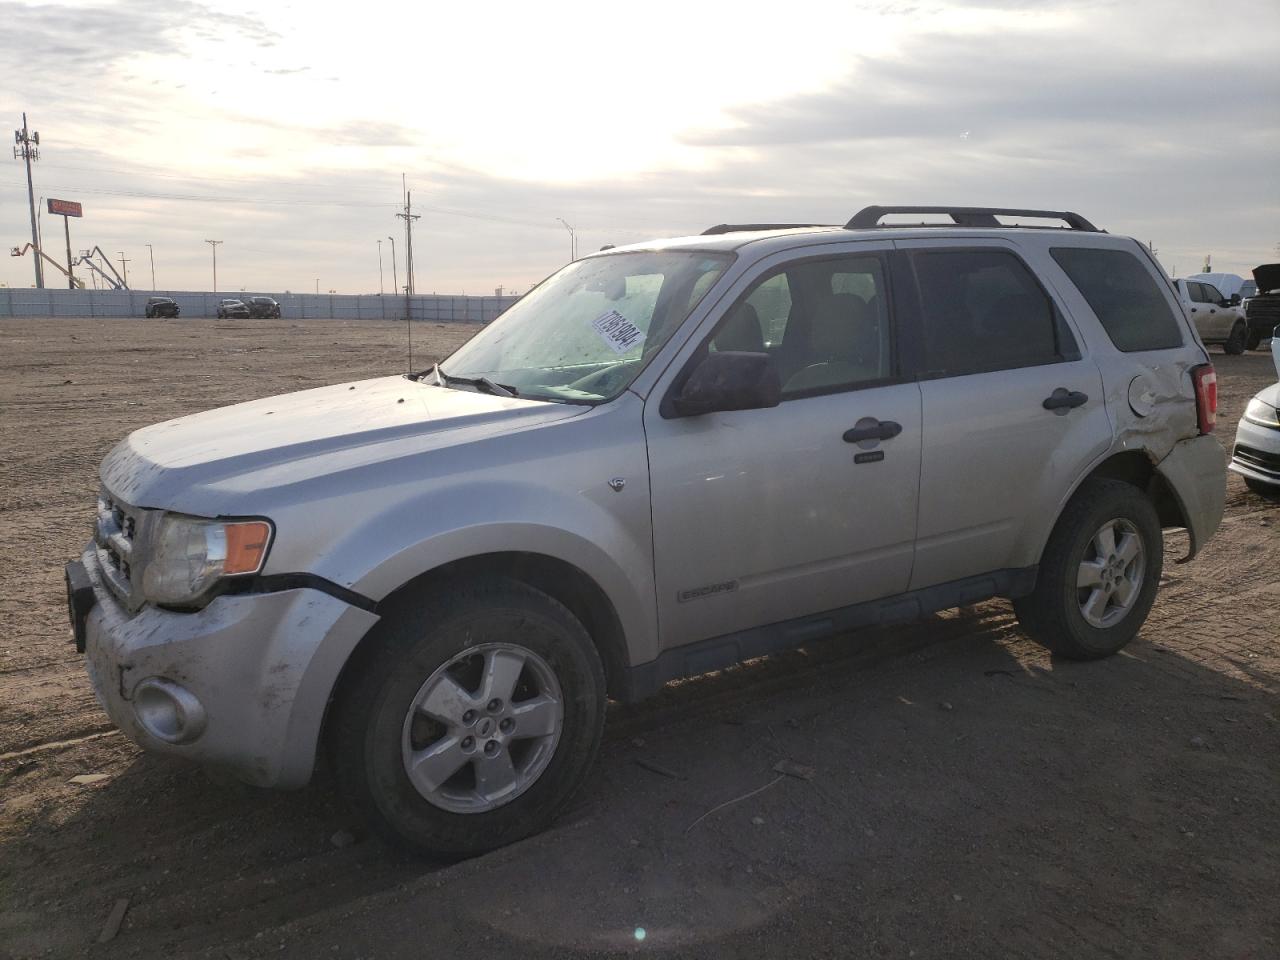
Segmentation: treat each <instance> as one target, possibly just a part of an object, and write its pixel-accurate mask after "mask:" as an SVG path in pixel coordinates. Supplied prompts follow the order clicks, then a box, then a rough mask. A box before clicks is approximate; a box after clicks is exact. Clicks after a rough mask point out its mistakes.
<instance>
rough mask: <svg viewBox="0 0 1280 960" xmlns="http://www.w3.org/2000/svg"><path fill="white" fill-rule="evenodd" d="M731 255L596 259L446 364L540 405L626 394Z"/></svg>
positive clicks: (445, 368)
mask: <svg viewBox="0 0 1280 960" xmlns="http://www.w3.org/2000/svg"><path fill="white" fill-rule="evenodd" d="M732 260H733V257H732V255H730V254H722V253H710V252H703V251H641V252H635V253H614V254H606V255H604V256H595V257H588V258H587V259H585V260H578V261H577V262H575V263H571V264H569V266H567V267H565V268H564V269H562V270H561V271H560V272H559V273H556V274H555V275H553V276H552V277H550V278H549V279H547V280H546V281H544V282H543V283H542V284H540V285H539V286H537V287H535V288H534V289H533V290H532V291H530V292H529V293H528V294H527V295H525V296H524V297H523V298H521V299H520V300H519V301H517V302H516V303H515V304H514V305H512V307H511V308H510V309H509V310H507V311H506V312H505V313H504V314H502V316H500V317H499V318H498V319H497V320H495V321H493V323H491V324H489V326H487V327H485V328H484V330H482V331H481V332H480V333H478V334H476V336H475V337H473V338H472V339H471V340H469V341H468V342H467V343H466V344H465V345H464V346H463V347H461V348H460V349H459V350H458V351H457V352H456V353H454V354H453V355H452V356H451V357H449V358H448V359H447V360H445V361H444V362H443V363H442V364H440V372H441V374H443V375H444V376H445V378H446V380H447V382H449V383H452V384H460V383H462V382H463V381H468V380H470V381H478V380H481V379H482V378H483V379H484V380H488V381H491V382H492V383H494V384H498V385H501V386H502V387H504V388H506V389H509V390H513V391H514V392H515V393H516V394H517V395H518V396H521V397H528V398H530V399H534V400H554V401H559V402H567V403H598V402H600V401H603V400H608V399H611V398H612V397H615V396H617V395H618V394H619V393H621V392H622V391H623V390H625V389H626V387H627V385H628V384H630V383H631V381H632V380H634V379H635V377H636V376H637V375H638V374H639V373H640V371H641V369H642V368H643V367H644V364H645V363H646V362H647V361H648V360H649V358H650V357H652V356H653V355H654V354H655V353H657V352H658V350H660V349H661V348H662V346H663V344H665V343H666V342H667V340H668V339H669V338H670V337H671V335H672V334H673V333H674V332H675V331H676V330H677V329H678V328H679V327H680V325H681V324H682V323H684V321H685V319H686V318H687V317H688V316H689V314H690V313H691V312H692V311H693V309H694V308H695V307H696V306H697V305H698V303H699V301H700V300H701V299H702V297H703V296H705V295H706V293H707V292H708V291H709V290H710V289H711V288H712V287H713V286H714V285H715V282H716V281H717V280H718V279H719V278H720V277H721V276H722V275H723V274H724V271H725V270H726V269H727V268H728V266H729V264H730V263H731V262H732Z"/></svg>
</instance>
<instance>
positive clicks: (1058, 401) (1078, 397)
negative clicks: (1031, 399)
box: [1041, 387, 1089, 410]
mask: <svg viewBox="0 0 1280 960" xmlns="http://www.w3.org/2000/svg"><path fill="white" fill-rule="evenodd" d="M1088 402H1089V395H1088V394H1087V393H1081V392H1080V391H1079V390H1068V389H1067V388H1066V387H1059V388H1058V389H1057V390H1055V391H1053V393H1051V394H1050V395H1049V396H1047V397H1045V398H1044V403H1043V404H1041V406H1043V407H1044V408H1045V409H1046V410H1070V409H1072V408H1074V407H1082V406H1084V405H1085V404H1086V403H1088Z"/></svg>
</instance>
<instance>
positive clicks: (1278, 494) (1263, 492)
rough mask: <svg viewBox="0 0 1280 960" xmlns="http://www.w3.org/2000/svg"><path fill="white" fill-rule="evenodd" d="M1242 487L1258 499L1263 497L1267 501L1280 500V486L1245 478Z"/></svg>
mask: <svg viewBox="0 0 1280 960" xmlns="http://www.w3.org/2000/svg"><path fill="white" fill-rule="evenodd" d="M1244 485H1245V486H1246V487H1248V488H1249V489H1250V490H1252V491H1253V492H1254V493H1256V494H1257V495H1258V496H1260V497H1265V498H1266V499H1268V500H1280V484H1276V483H1265V482H1263V481H1262V480H1255V479H1254V478H1253V477H1245V478H1244Z"/></svg>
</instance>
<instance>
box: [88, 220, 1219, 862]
mask: <svg viewBox="0 0 1280 960" xmlns="http://www.w3.org/2000/svg"><path fill="white" fill-rule="evenodd" d="M930 212H932V213H939V212H940V213H942V214H944V215H946V216H949V217H950V218H951V220H952V221H953V222H954V223H955V224H956V226H954V227H940V226H932V227H930V226H925V227H921V226H916V227H896V226H884V225H881V221H882V218H883V217H885V216H886V215H889V214H901V213H909V214H912V215H914V214H918V213H930ZM1001 215H1009V216H1032V215H1034V216H1039V217H1054V218H1058V219H1060V220H1062V221H1063V222H1065V223H1066V224H1067V226H1068V228H1067V229H1044V228H1024V227H1008V226H1004V225H1002V223H1001V222H1000V216H1001ZM766 330H767V331H769V335H768V336H766V333H765V332H766ZM1216 383H1217V381H1216V375H1215V373H1214V370H1213V366H1212V365H1211V364H1210V362H1209V357H1208V355H1207V354H1206V352H1205V349H1204V347H1203V346H1202V344H1201V343H1200V341H1199V340H1198V339H1197V338H1196V336H1195V335H1194V331H1193V330H1192V329H1191V327H1190V325H1189V322H1188V319H1187V317H1186V316H1185V315H1184V314H1183V312H1182V310H1181V309H1179V306H1178V303H1177V301H1176V300H1175V299H1174V296H1173V291H1172V288H1171V287H1170V285H1169V282H1168V279H1167V278H1166V277H1165V275H1164V274H1163V273H1162V272H1161V270H1160V268H1159V266H1158V264H1156V262H1155V261H1154V259H1153V258H1152V257H1151V255H1150V254H1149V252H1148V251H1147V250H1146V249H1145V247H1143V246H1142V245H1141V244H1139V243H1138V242H1136V241H1134V240H1131V239H1127V238H1124V237H1119V236H1115V235H1112V234H1109V233H1106V232H1102V231H1099V230H1098V229H1097V228H1095V227H1094V226H1093V225H1092V224H1090V223H1089V222H1088V221H1087V220H1085V219H1084V218H1083V217H1081V216H1079V215H1078V214H1074V213H1062V212H1051V211H1040V212H1038V213H1037V212H1035V211H1030V212H1029V211H1007V210H992V209H979V208H901V207H871V208H868V209H866V210H864V211H862V212H861V213H859V214H857V215H856V216H855V217H853V219H852V220H850V221H849V223H848V224H847V225H846V226H844V227H838V226H837V227H812V226H803V227H794V228H787V227H785V226H782V227H779V226H776V225H774V226H769V225H763V226H762V225H744V226H732V225H723V224H722V225H720V226H718V227H713V228H711V229H710V230H708V231H707V233H706V234H704V235H702V236H697V237H689V238H684V239H678V240H667V241H661V242H655V243H648V244H636V245H633V246H629V247H619V248H616V249H613V250H609V251H604V252H600V253H596V254H592V255H589V256H587V257H583V258H581V259H579V260H577V261H575V262H573V263H571V264H569V265H568V266H566V267H564V268H563V269H562V270H560V271H559V272H557V273H556V274H554V275H553V276H551V277H550V278H549V279H547V280H546V281H545V282H543V283H542V284H541V285H539V286H538V287H537V288H535V289H534V290H533V291H531V292H530V293H529V294H527V295H526V296H525V297H523V298H522V299H521V300H520V301H519V302H518V303H516V304H515V305H514V306H512V307H510V308H509V309H508V310H507V311H506V312H505V313H504V314H503V315H502V316H501V317H499V318H498V319H497V320H495V321H493V322H492V323H490V324H489V325H488V326H486V327H484V328H483V329H481V330H479V331H478V332H477V333H476V335H475V336H474V337H473V338H472V339H471V340H470V341H468V342H467V343H466V344H465V345H464V346H462V347H461V348H459V349H458V350H457V351H456V352H455V353H454V354H452V355H451V356H450V357H448V358H447V359H446V360H444V361H443V362H441V363H438V364H435V365H433V366H432V367H431V368H429V369H427V370H424V371H422V372H419V373H414V374H410V375H402V376H385V377H381V378H376V379H373V380H365V381H362V382H359V383H352V384H342V385H338V386H330V387H322V388H319V389H312V390H306V391H303V392H300V393H294V394H288V395H284V396H278V397H273V398H270V399H266V400H258V401H253V402H249V403H241V404H236V405H234V406H229V407H225V408H223V409H220V410H212V411H207V412H205V413H200V414H196V415H193V416H187V417H183V418H181V419H178V420H172V421H169V422H168V423H165V424H161V425H158V426H154V427H147V428H144V429H142V430H138V431H136V432H134V433H132V434H130V435H129V436H128V437H127V438H125V439H124V440H123V441H122V442H121V443H120V444H119V445H118V446H117V447H116V448H115V449H114V450H112V451H111V453H110V454H109V455H108V456H107V458H106V460H104V461H103V464H102V468H101V482H102V487H101V493H100V495H99V500H98V506H97V525H96V532H95V536H94V538H93V541H92V542H91V543H89V544H88V545H87V546H86V548H85V550H84V551H83V553H82V555H81V556H80V558H79V559H77V560H75V561H74V562H72V563H70V564H69V565H68V566H67V571H66V573H67V583H68V597H69V606H70V615H71V620H72V623H73V626H74V629H73V635H74V637H75V641H76V643H77V645H78V646H79V647H80V648H81V649H83V650H84V651H85V652H86V654H87V657H86V661H87V668H88V672H89V675H90V677H91V678H92V682H93V686H94V688H95V690H96V691H97V695H98V697H99V698H100V699H101V701H102V703H103V704H104V705H105V708H106V710H107V712H108V713H109V714H110V716H111V718H112V720H113V721H114V722H115V723H116V724H117V725H118V726H119V727H120V728H121V729H122V730H124V731H125V732H126V733H127V734H128V735H129V736H130V737H131V738H133V739H134V740H135V741H137V742H138V743H139V744H141V745H143V746H144V747H145V748H147V749H150V750H155V751H161V752H165V753H169V754H172V755H175V756H180V757H188V758H190V759H193V760H197V761H201V762H204V763H207V764H212V765H215V766H219V767H222V768H224V769H226V770H229V771H231V772H233V773H234V774H236V775H237V776H239V777H241V778H243V779H245V780H247V781H249V782H251V783H255V784H258V785H262V786H276V787H296V786H299V785H301V784H303V783H305V782H306V781H307V780H308V779H309V778H310V776H311V773H312V767H313V765H314V762H315V758H316V756H317V754H318V752H319V751H320V750H321V749H324V750H326V751H327V753H328V755H329V756H330V757H332V760H333V767H334V769H335V771H336V778H337V782H338V784H339V786H340V789H341V790H342V791H343V793H344V794H345V795H346V796H347V797H348V798H349V800H350V802H351V803H352V804H353V806H354V808H355V809H357V810H359V811H361V812H362V813H363V814H364V816H365V817H367V818H368V820H369V822H370V823H371V824H372V825H373V827H374V828H375V829H376V830H378V831H379V832H381V833H382V834H383V835H385V836H388V837H390V838H393V840H394V842H396V843H398V844H400V845H402V846H405V847H409V848H413V849H416V850H420V851H425V852H428V853H432V854H438V855H447V856H465V855H469V854H475V853H477V852H480V851H483V850H488V849H491V848H493V847H497V846H501V845H503V844H506V843H510V842H511V841H513V840H515V839H517V838H519V837H523V836H526V835H528V834H530V833H533V832H535V831H537V830H539V829H541V828H543V827H545V826H546V825H547V824H548V823H549V822H551V821H552V820H553V819H554V818H555V817H556V815H557V814H558V813H559V812H560V811H562V810H563V809H564V808H565V806H566V804H568V803H569V802H570V800H571V798H572V797H573V796H574V794H575V792H576V791H577V790H578V788H579V787H580V786H581V785H582V783H583V781H584V779H585V777H586V776H587V773H588V770H589V768H590V766H591V763H592V758H593V756H594V754H595V753H596V750H597V748H598V747H599V745H600V742H601V731H602V727H603V724H604V718H605V705H606V701H607V700H608V699H609V698H614V699H617V700H621V701H634V700H637V699H640V698H644V697H647V696H649V695H651V694H653V693H655V692H656V691H658V690H659V689H661V688H662V686H663V685H664V684H665V683H667V682H668V681H671V680H675V679H677V678H681V677H686V676H692V675H697V674H702V673H705V672H707V671H710V670H715V669H719V668H723V667H726V666H729V665H731V664H733V663H735V662H737V661H740V660H743V659H745V658H752V657H758V656H761V655H765V654H769V653H773V652H777V651H780V650H783V649H786V648H790V647H795V646H799V645H803V644H804V643H807V642H809V641H810V640H813V639H816V638H819V637H823V636H827V635H832V634H838V633H842V632H845V631H848V630H849V629H851V628H854V627H858V626H861V625H864V624H879V623H887V622H897V621H900V620H905V619H910V618H912V617H917V616H921V615H925V614H928V613H930V612H932V611H936V610H940V609H944V608H947V607H952V606H956V605H958V604H968V603H974V602H977V601H980V600H984V599H986V598H989V597H1006V598H1009V599H1011V600H1012V601H1013V607H1014V610H1015V611H1016V613H1017V616H1018V618H1019V621H1020V622H1021V624H1022V626H1023V628H1024V629H1025V631H1026V632H1027V634H1028V635H1029V636H1031V637H1033V638H1035V639H1036V640H1038V641H1040V642H1041V643H1043V644H1044V645H1045V646H1047V647H1048V648H1049V649H1050V650H1051V651H1053V652H1054V653H1055V654H1057V655H1060V656H1063V657H1070V658H1079V659H1094V658H1101V657H1106V656H1108V655H1110V654H1112V653H1114V652H1116V651H1117V650H1119V649H1120V648H1122V647H1123V646H1125V644H1127V643H1128V642H1129V641H1130V640H1131V639H1132V638H1133V636H1134V635H1135V634H1136V633H1137V631H1138V629H1139V628H1140V627H1141V625H1142V623H1143V622H1144V620H1145V619H1146V617H1147V614H1148V612H1149V610H1150V609H1151V606H1152V604H1153V603H1154V602H1155V598H1156V591H1157V588H1158V585H1159V582H1160V576H1161V570H1162V566H1163V562H1164V545H1163V538H1162V535H1161V529H1162V528H1166V527H1181V528H1185V529H1186V530H1187V531H1188V535H1189V536H1188V544H1189V546H1188V551H1187V556H1186V557H1185V558H1184V559H1190V558H1191V557H1192V556H1194V555H1195V554H1196V552H1197V551H1199V550H1200V549H1201V548H1203V546H1204V545H1205V543H1206V542H1207V541H1208V539H1209V538H1210V537H1212V536H1213V534H1214V532H1215V530H1216V529H1217V527H1218V524H1219V521H1220V519H1221V516H1222V510H1223V499H1224V491H1225V478H1226V469H1225V467H1226V464H1225V458H1224V456H1223V451H1222V448H1221V446H1219V444H1218V442H1217V440H1215V439H1214V438H1213V437H1212V436H1210V435H1209V434H1210V432H1211V431H1212V430H1213V428H1214V422H1215V418H1216V411H1217V385H1216ZM321 516H322V517H323V518H324V522H322V523H320V522H317V517H321Z"/></svg>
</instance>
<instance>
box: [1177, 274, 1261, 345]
mask: <svg viewBox="0 0 1280 960" xmlns="http://www.w3.org/2000/svg"><path fill="white" fill-rule="evenodd" d="M1174 285H1175V286H1176V287H1177V288H1178V296H1179V297H1180V298H1181V300H1182V306H1183V309H1185V310H1186V311H1187V313H1188V314H1189V315H1190V317H1191V322H1192V323H1193V324H1194V325H1195V328H1196V332H1197V333H1199V334H1200V339H1201V340H1203V341H1204V342H1205V343H1220V344H1222V351H1223V352H1224V353H1230V354H1240V353H1244V351H1245V346H1246V342H1247V340H1248V327H1247V324H1246V321H1245V318H1244V310H1243V309H1242V308H1241V306H1240V296H1239V294H1236V295H1235V296H1233V297H1224V296H1223V295H1222V292H1221V291H1220V290H1219V289H1218V288H1217V287H1215V286H1214V285H1213V284H1211V283H1204V282H1202V281H1199V280H1189V279H1188V280H1175V281H1174Z"/></svg>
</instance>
